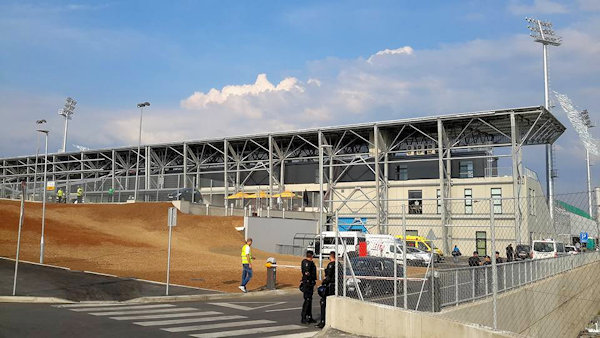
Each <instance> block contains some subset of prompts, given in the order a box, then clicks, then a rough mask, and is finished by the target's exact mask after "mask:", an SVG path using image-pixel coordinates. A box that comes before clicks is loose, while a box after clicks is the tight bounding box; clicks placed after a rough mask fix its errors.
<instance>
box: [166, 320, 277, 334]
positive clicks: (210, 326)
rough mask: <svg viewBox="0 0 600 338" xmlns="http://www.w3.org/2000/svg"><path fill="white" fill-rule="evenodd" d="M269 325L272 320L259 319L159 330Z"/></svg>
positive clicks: (200, 329) (171, 329)
mask: <svg viewBox="0 0 600 338" xmlns="http://www.w3.org/2000/svg"><path fill="white" fill-rule="evenodd" d="M271 323H275V322H274V321H272V320H266V319H261V320H249V321H243V322H230V323H219V324H205V325H192V326H180V327H171V328H168V329H161V330H163V331H169V332H186V331H202V330H212V329H223V328H227V327H240V326H250V325H258V324H271Z"/></svg>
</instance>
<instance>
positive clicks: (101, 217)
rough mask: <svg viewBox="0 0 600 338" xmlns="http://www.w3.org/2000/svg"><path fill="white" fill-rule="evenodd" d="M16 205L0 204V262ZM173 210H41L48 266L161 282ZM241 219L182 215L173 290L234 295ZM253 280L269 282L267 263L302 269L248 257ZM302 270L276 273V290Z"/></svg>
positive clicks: (30, 254)
mask: <svg viewBox="0 0 600 338" xmlns="http://www.w3.org/2000/svg"><path fill="white" fill-rule="evenodd" d="M19 206H20V204H19V202H16V201H7V200H2V201H0V256H4V257H11V258H14V257H15V251H16V240H17V229H18V222H19ZM170 206H171V204H170V203H139V204H115V205H107V204H104V205H101V204H81V205H75V204H70V205H58V204H47V206H46V231H45V234H46V235H45V241H46V245H45V247H46V249H45V263H47V264H54V265H59V266H65V267H69V268H71V269H74V270H89V271H96V272H103V273H109V274H115V275H118V276H122V277H136V278H142V279H149V280H155V281H163V282H164V281H165V279H166V261H167V241H168V228H167V225H166V223H167V209H168V208H169V207H170ZM41 209H42V207H41V203H26V205H25V222H24V225H23V232H22V237H21V256H20V257H21V258H22V259H24V260H29V261H33V262H37V261H39V247H40V233H41ZM242 225H243V218H242V217H217V216H193V215H185V214H181V213H179V215H178V224H177V226H176V227H175V228H174V230H173V239H172V252H171V281H172V282H173V283H177V284H183V285H190V286H196V287H203V288H209V289H216V290H222V291H235V290H237V286H238V285H239V281H240V276H241V261H240V254H241V246H242V245H243V234H241V233H239V232H238V231H236V230H235V229H234V227H236V226H242ZM253 254H254V256H255V257H256V261H255V264H254V278H253V279H252V281H251V282H250V284H249V285H248V288H249V289H257V288H260V287H262V286H264V285H265V283H266V268H265V266H264V263H265V261H266V258H267V257H271V256H274V257H276V258H277V261H278V263H281V264H291V265H299V263H300V262H299V261H300V259H298V258H297V257H293V256H283V255H275V254H271V253H266V252H261V251H260V250H253ZM299 274H300V273H299V271H298V270H292V269H278V271H277V278H278V282H279V284H280V286H296V285H297V284H298V281H299Z"/></svg>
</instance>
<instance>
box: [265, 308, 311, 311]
mask: <svg viewBox="0 0 600 338" xmlns="http://www.w3.org/2000/svg"><path fill="white" fill-rule="evenodd" d="M291 310H302V307H288V308H287V309H273V310H266V311H265V312H279V311H291Z"/></svg>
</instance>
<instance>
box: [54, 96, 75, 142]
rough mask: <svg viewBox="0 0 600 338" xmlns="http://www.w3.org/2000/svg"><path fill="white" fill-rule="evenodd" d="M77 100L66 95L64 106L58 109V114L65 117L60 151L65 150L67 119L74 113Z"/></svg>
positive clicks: (67, 128)
mask: <svg viewBox="0 0 600 338" xmlns="http://www.w3.org/2000/svg"><path fill="white" fill-rule="evenodd" d="M76 104H77V101H75V100H73V99H72V98H70V97H67V99H66V100H65V106H64V108H63V109H60V110H59V111H58V115H60V116H63V117H64V118H65V135H64V137H63V146H62V150H61V152H62V153H64V152H65V151H67V130H69V120H70V119H71V116H72V115H73V114H74V113H75V105H76Z"/></svg>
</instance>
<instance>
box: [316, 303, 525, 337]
mask: <svg viewBox="0 0 600 338" xmlns="http://www.w3.org/2000/svg"><path fill="white" fill-rule="evenodd" d="M327 325H329V326H331V327H332V328H334V329H338V330H341V331H345V332H348V333H351V334H355V335H362V336H369V337H415V338H421V337H424V338H425V337H426V338H437V337H440V338H442V337H443V338H447V337H463V338H471V337H472V338H492V337H493V338H496V337H498V338H499V337H519V335H516V334H513V333H508V332H499V331H493V330H490V329H487V328H484V327H480V326H477V325H473V324H466V323H461V322H458V321H454V320H450V319H447V318H443V317H440V316H438V315H434V314H431V313H428V312H418V311H411V310H403V309H398V308H393V307H390V306H386V305H379V304H374V303H365V302H361V301H358V300H355V299H349V298H342V297H333V296H332V297H329V298H327Z"/></svg>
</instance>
